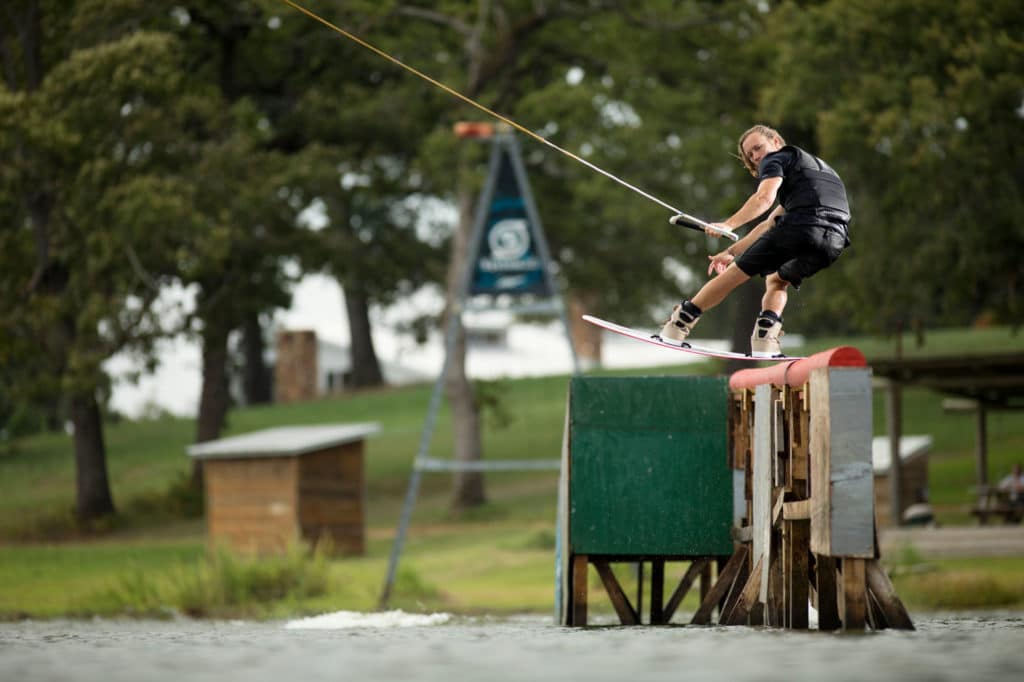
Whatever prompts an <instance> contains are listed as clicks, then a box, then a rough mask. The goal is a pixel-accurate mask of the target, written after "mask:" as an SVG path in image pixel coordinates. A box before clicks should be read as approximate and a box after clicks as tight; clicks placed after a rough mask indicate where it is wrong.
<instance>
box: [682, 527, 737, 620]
mask: <svg viewBox="0 0 1024 682" xmlns="http://www.w3.org/2000/svg"><path fill="white" fill-rule="evenodd" d="M748 556H749V552H748V550H747V547H746V545H741V546H740V548H739V549H737V550H736V553H735V554H733V555H732V557H731V558H730V559H729V561H728V563H726V565H725V568H723V569H722V572H721V573H719V574H718V581H717V582H716V583H715V585H714V587H712V588H711V590H710V591H709V592H708V594H707V596H706V597H704V599H703V601H701V604H700V608H699V609H697V613H695V614H694V615H693V620H691V621H690V623H691V624H693V625H707V624H708V623H710V622H711V612H712V611H714V609H715V607H716V606H718V603H719V602H720V601H721V600H722V597H724V596H725V595H726V594H728V593H729V591H730V590H731V589H732V584H733V582H735V580H736V575H737V574H738V573H739V570H740V566H741V565H742V564H743V563H744V562H746V561H747V558H748Z"/></svg>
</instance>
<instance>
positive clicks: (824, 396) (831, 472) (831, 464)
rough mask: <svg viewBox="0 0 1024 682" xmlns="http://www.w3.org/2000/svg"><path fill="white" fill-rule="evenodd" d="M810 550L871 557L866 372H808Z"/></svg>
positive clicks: (827, 369) (872, 534)
mask: <svg viewBox="0 0 1024 682" xmlns="http://www.w3.org/2000/svg"><path fill="white" fill-rule="evenodd" d="M810 391H811V458H812V461H811V551H812V552H814V553H815V554H824V555H826V556H831V557H858V558H863V559H871V558H874V555H875V511H874V484H873V480H872V470H871V372H870V370H867V369H862V368H855V367H823V368H819V369H815V370H813V371H812V372H811V381H810Z"/></svg>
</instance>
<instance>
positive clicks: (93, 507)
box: [69, 393, 114, 523]
mask: <svg viewBox="0 0 1024 682" xmlns="http://www.w3.org/2000/svg"><path fill="white" fill-rule="evenodd" d="M69 402H70V410H71V423H72V424H73V425H74V428H75V433H74V439H73V440H74V448H75V479H76V484H77V493H78V499H77V504H76V508H75V514H76V516H77V518H78V520H79V521H82V522H86V523H88V522H89V521H94V520H96V519H99V518H102V517H104V516H108V515H110V514H113V513H114V499H113V497H111V495H110V481H109V479H108V478H107V451H106V447H105V446H104V444H103V420H102V419H101V418H100V408H99V405H97V404H96V398H95V396H94V395H92V394H91V393H87V394H81V395H73V396H71V400H70V401H69Z"/></svg>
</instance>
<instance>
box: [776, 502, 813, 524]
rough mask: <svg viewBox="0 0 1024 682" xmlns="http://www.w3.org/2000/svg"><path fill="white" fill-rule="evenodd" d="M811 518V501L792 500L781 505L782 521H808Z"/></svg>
mask: <svg viewBox="0 0 1024 682" xmlns="http://www.w3.org/2000/svg"><path fill="white" fill-rule="evenodd" d="M810 518H811V500H794V501H793V502H784V503H783V504H782V519H783V520H784V521H808V520H810Z"/></svg>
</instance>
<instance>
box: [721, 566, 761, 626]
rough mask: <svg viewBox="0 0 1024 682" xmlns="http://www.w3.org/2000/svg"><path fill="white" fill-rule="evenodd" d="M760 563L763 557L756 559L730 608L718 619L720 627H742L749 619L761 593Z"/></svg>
mask: <svg viewBox="0 0 1024 682" xmlns="http://www.w3.org/2000/svg"><path fill="white" fill-rule="evenodd" d="M762 561H764V557H762V558H760V559H758V561H757V563H756V564H754V569H753V570H752V571H751V572H750V575H749V577H748V578H747V581H746V583H745V584H744V586H743V589H742V590H740V592H739V597H738V598H737V599H736V600H735V602H734V603H733V606H732V608H729V609H726V612H725V613H723V614H722V617H721V619H720V623H721V624H722V625H743V624H744V623H745V622H747V620H748V619H749V618H750V616H751V613H752V610H753V608H754V605H755V604H756V603H758V601H757V596H758V595H759V594H760V593H761V562H762ZM755 624H757V623H751V625H755Z"/></svg>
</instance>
